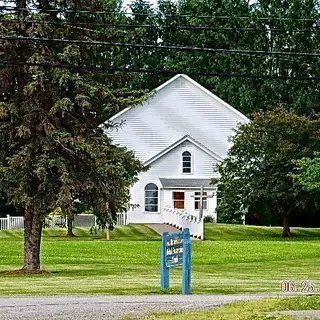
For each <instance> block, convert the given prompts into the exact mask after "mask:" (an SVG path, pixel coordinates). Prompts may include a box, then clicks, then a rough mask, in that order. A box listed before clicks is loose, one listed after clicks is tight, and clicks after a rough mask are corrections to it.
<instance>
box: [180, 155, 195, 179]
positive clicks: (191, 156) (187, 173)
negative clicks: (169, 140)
mask: <svg viewBox="0 0 320 320" xmlns="http://www.w3.org/2000/svg"><path fill="white" fill-rule="evenodd" d="M185 151H187V152H189V153H190V158H191V167H190V170H191V172H183V155H182V154H183V153H184V152H185ZM180 166H181V168H180V170H181V174H183V175H190V174H193V153H192V152H191V151H190V150H188V149H184V150H183V151H182V152H181V154H180Z"/></svg>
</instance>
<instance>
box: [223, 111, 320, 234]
mask: <svg viewBox="0 0 320 320" xmlns="http://www.w3.org/2000/svg"><path fill="white" fill-rule="evenodd" d="M319 134H320V119H319V118H309V117H307V116H299V115H298V114H296V113H295V112H294V111H283V110H279V109H278V110H276V111H266V112H258V113H255V114H254V115H253V118H252V121H251V122H250V123H248V124H242V125H240V127H239V128H238V130H237V132H236V134H235V136H234V137H233V138H232V139H231V140H232V143H233V146H232V147H231V149H230V151H229V153H228V157H227V158H226V159H225V160H224V161H223V162H222V163H221V164H220V165H219V167H218V170H219V172H220V174H221V179H220V184H221V187H222V199H221V201H220V204H219V208H218V212H219V215H220V219H221V216H222V217H223V218H224V220H225V221H235V220H237V219H238V220H240V219H241V218H242V216H243V215H244V214H245V212H246V211H247V209H248V208H249V206H252V205H256V204H263V205H265V206H266V207H267V208H268V209H269V210H270V211H271V210H272V211H273V212H274V213H276V214H278V215H280V216H281V217H282V218H283V233H282V236H284V237H288V236H290V228H289V217H290V214H291V212H292V211H293V210H294V209H296V208H301V207H304V206H305V205H306V203H308V202H310V201H314V200H315V198H314V197H313V196H312V197H311V196H310V194H309V193H308V192H305V191H303V190H302V188H300V187H299V186H298V185H297V184H295V183H294V182H293V179H292V174H293V173H294V170H295V163H294V161H293V160H298V159H301V158H303V157H308V156H309V157H310V156H312V155H313V153H314V151H315V150H318V149H319V147H320V138H319V137H320V135H319Z"/></svg>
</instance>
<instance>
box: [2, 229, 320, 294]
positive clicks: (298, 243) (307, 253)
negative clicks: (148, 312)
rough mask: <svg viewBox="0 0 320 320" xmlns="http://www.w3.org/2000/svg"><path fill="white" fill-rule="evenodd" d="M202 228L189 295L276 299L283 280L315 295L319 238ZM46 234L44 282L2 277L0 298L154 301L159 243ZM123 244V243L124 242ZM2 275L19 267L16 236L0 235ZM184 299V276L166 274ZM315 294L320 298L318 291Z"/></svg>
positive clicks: (129, 234) (125, 235) (120, 233)
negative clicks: (310, 286) (138, 297)
mask: <svg viewBox="0 0 320 320" xmlns="http://www.w3.org/2000/svg"><path fill="white" fill-rule="evenodd" d="M280 231H281V229H279V228H262V227H249V226H248V227H247V226H227V225H215V224H211V225H206V228H205V233H206V239H207V240H206V241H195V242H193V261H192V291H193V293H240V292H247V293H249V292H251V293H253V292H280V282H281V280H289V279H290V280H294V281H296V285H297V288H298V289H300V288H301V281H302V280H314V281H316V284H317V285H319V289H320V268H319V265H320V236H319V234H320V231H318V230H317V229H308V230H306V229H304V230H303V229H297V230H294V234H295V237H293V238H292V239H290V240H284V239H281V238H280ZM64 234H65V231H64V230H61V229H60V230H59V229H58V230H44V235H43V242H42V267H43V269H46V270H48V271H50V272H51V274H48V275H32V276H31V275H29V276H23V275H7V274H5V273H1V274H0V295H2V296H4V295H57V294H59V295H63V294H76V295H80V294H153V293H161V290H160V288H159V283H160V271H159V251H160V236H159V235H157V234H156V233H155V232H153V231H152V230H150V229H148V228H147V227H144V226H140V225H131V226H126V227H120V226H119V227H117V228H116V230H115V231H114V232H112V233H111V237H112V240H111V241H105V240H104V239H103V238H101V237H102V235H101V234H98V235H90V234H89V233H88V230H86V229H76V234H77V238H65V237H64ZM124 240H125V241H124ZM0 245H1V250H0V261H1V262H0V271H6V270H14V269H18V268H20V267H21V266H22V261H23V241H22V232H21V231H15V230H13V231H7V230H3V231H0ZM180 291H181V269H180V268H175V269H172V270H171V289H170V290H169V292H170V293H180ZM319 291H320V290H319Z"/></svg>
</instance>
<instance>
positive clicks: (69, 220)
mask: <svg viewBox="0 0 320 320" xmlns="http://www.w3.org/2000/svg"><path fill="white" fill-rule="evenodd" d="M73 221H74V215H73V214H70V215H67V228H68V231H67V237H70V238H71V237H75V236H76V235H75V234H74V233H73V230H72V228H73Z"/></svg>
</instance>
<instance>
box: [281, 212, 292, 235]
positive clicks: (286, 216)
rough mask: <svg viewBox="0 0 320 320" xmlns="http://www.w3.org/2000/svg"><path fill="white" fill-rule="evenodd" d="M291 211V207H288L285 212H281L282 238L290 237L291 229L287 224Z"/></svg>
mask: <svg viewBox="0 0 320 320" xmlns="http://www.w3.org/2000/svg"><path fill="white" fill-rule="evenodd" d="M290 212H291V209H289V210H288V211H287V212H285V213H284V214H283V230H282V235H281V237H282V238H290V237H291V231H290V226H289V214H290Z"/></svg>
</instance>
